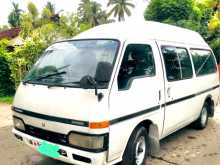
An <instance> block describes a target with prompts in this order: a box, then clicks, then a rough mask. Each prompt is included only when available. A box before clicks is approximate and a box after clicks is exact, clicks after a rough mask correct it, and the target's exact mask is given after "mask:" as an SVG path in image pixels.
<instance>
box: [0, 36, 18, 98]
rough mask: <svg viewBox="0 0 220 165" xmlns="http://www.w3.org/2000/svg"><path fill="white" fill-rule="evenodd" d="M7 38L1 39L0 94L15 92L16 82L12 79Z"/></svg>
mask: <svg viewBox="0 0 220 165" xmlns="http://www.w3.org/2000/svg"><path fill="white" fill-rule="evenodd" d="M7 45H8V41H7V40H1V41H0V96H4V95H10V94H13V93H14V89H15V86H14V83H13V81H12V79H11V76H10V75H11V70H10V68H9V65H8V61H7V55H8V52H7V51H6V47H7Z"/></svg>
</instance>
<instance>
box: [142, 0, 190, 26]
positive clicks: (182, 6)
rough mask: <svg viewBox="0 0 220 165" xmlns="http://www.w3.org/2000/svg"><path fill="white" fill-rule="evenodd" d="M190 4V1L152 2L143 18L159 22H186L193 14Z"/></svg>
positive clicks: (166, 0) (165, 0)
mask: <svg viewBox="0 0 220 165" xmlns="http://www.w3.org/2000/svg"><path fill="white" fill-rule="evenodd" d="M192 4H193V3H192V0H152V1H151V2H150V4H149V6H148V8H147V10H146V11H145V15H144V17H145V19H147V20H155V21H159V22H163V21H165V20H172V21H179V20H188V19H189V18H190V16H191V13H193V12H194V10H193V5H192Z"/></svg>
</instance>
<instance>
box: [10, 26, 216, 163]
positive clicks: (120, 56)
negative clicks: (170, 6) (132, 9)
mask: <svg viewBox="0 0 220 165" xmlns="http://www.w3.org/2000/svg"><path fill="white" fill-rule="evenodd" d="M218 97H219V77H218V70H217V65H216V60H215V57H214V55H213V52H212V50H211V49H210V47H209V46H208V44H207V43H206V42H205V41H204V40H203V39H202V37H201V36H200V35H199V34H198V33H196V32H193V31H190V30H187V29H183V28H179V27H175V26H171V25H166V24H161V23H156V22H136V23H131V22H124V23H113V24H107V25H101V26H98V27H95V28H93V29H91V30H88V31H86V32H84V33H82V34H80V35H78V36H76V37H75V38H73V39H72V40H65V41H62V42H57V43H55V44H53V45H52V46H50V47H49V48H48V49H47V50H46V51H45V52H44V53H43V55H42V56H41V57H40V59H39V60H38V61H37V62H36V64H35V65H34V66H33V68H32V69H31V71H30V72H29V73H28V74H27V76H26V77H25V79H24V81H23V82H22V83H21V84H20V86H19V88H18V89H17V93H16V96H15V99H14V103H13V107H12V110H13V119H14V129H13V133H14V134H15V136H16V137H17V138H18V139H19V140H21V141H23V142H24V143H26V144H27V145H29V146H30V147H32V148H34V149H36V150H38V151H39V152H40V153H42V154H44V155H47V156H49V157H52V158H55V159H58V160H61V161H64V162H69V163H72V164H82V165H89V164H91V165H110V164H116V163H118V162H121V161H122V164H123V165H143V164H145V163H146V160H147V158H148V156H149V155H150V154H156V152H157V151H158V149H159V141H160V140H161V139H162V138H164V137H166V136H168V135H169V134H171V133H173V132H175V131H177V130H179V129H181V128H183V127H185V126H187V125H189V124H191V123H193V125H194V126H195V127H196V128H198V129H203V128H205V127H206V125H207V122H208V117H213V115H214V108H215V106H216V105H217V103H218Z"/></svg>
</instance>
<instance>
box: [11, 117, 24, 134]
mask: <svg viewBox="0 0 220 165" xmlns="http://www.w3.org/2000/svg"><path fill="white" fill-rule="evenodd" d="M13 123H14V127H15V128H17V129H18V130H21V131H25V125H24V122H23V121H22V120H21V119H19V118H17V117H13Z"/></svg>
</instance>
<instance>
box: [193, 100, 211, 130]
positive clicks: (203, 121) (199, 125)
mask: <svg viewBox="0 0 220 165" xmlns="http://www.w3.org/2000/svg"><path fill="white" fill-rule="evenodd" d="M207 124H208V104H207V103H205V104H204V106H203V108H202V111H201V113H200V116H199V118H198V119H197V120H196V121H195V123H194V127H195V128H196V129H204V128H206V126H207Z"/></svg>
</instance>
